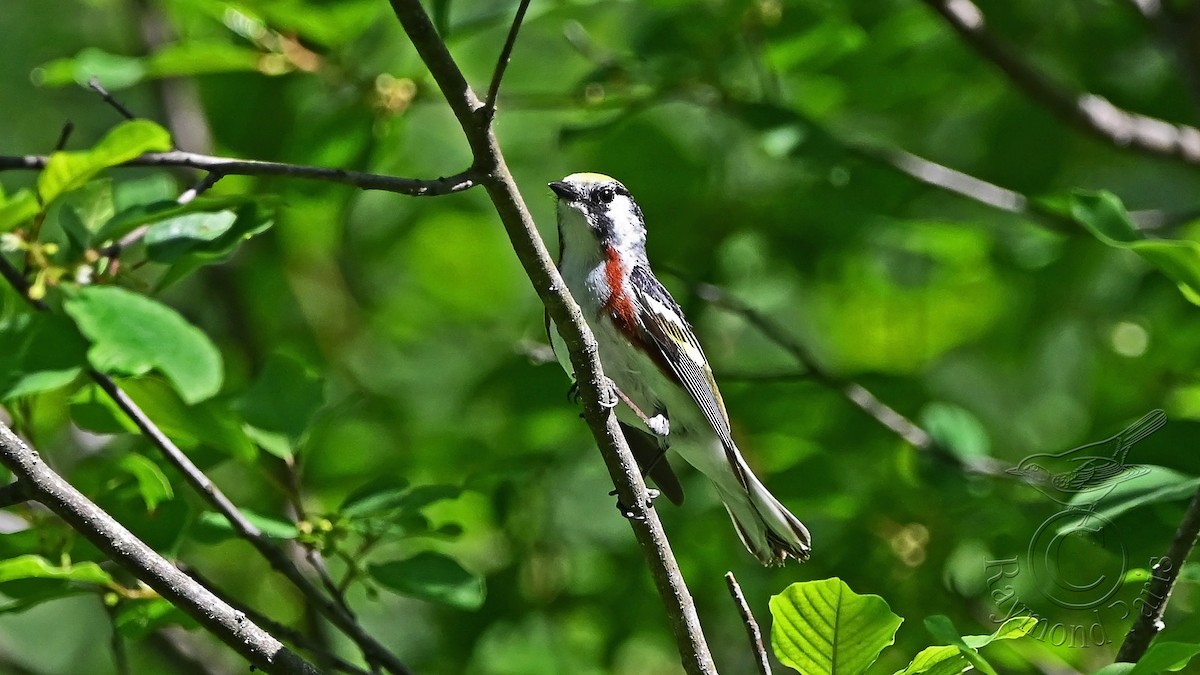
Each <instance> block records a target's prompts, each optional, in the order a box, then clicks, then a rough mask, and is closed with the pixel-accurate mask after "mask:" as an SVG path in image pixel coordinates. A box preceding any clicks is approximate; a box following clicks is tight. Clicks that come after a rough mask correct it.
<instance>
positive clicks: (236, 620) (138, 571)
mask: <svg viewBox="0 0 1200 675" xmlns="http://www.w3.org/2000/svg"><path fill="white" fill-rule="evenodd" d="M0 463H2V464H3V465H4V466H6V467H7V468H8V469H9V470H10V471H12V472H13V474H14V475H15V476H17V477H18V480H22V481H25V482H26V483H28V485H29V490H30V491H31V492H32V494H33V495H34V496H35V497H36V499H37V501H39V502H41V503H42V504H44V505H45V506H46V507H47V508H49V509H50V510H51V511H53V512H54V513H56V514H57V515H58V516H59V517H60V518H62V519H63V520H64V521H66V522H67V524H68V525H70V526H71V527H72V528H73V529H74V530H75V531H77V532H79V533H80V534H82V535H83V536H84V537H86V538H87V539H88V540H89V541H91V542H92V543H93V544H95V545H96V547H97V548H99V549H100V550H102V551H104V552H105V553H106V554H107V555H108V556H109V557H110V558H111V559H112V560H113V561H115V562H116V563H117V564H119V565H121V566H122V567H124V568H125V569H127V570H129V572H130V573H132V574H133V575H134V576H136V577H137V578H138V579H141V580H142V581H143V582H144V583H146V584H147V585H148V586H150V587H151V588H153V589H154V590H156V591H158V593H159V595H161V596H162V597H164V598H166V599H167V600H169V601H170V602H171V603H172V604H174V605H175V606H176V607H179V608H180V609H182V610H183V611H184V612H185V613H187V614H188V615H189V616H191V617H192V618H193V619H195V620H196V621H197V622H199V623H200V624H201V625H202V626H204V627H205V628H206V629H207V630H208V631H210V632H211V633H213V634H214V635H216V636H217V637H218V638H220V639H221V641H222V642H224V643H225V644H227V645H229V646H230V647H232V648H233V649H234V650H236V651H237V652H238V653H239V654H241V655H242V656H243V657H245V658H246V659H247V660H249V661H250V662H251V663H253V664H254V665H255V666H257V667H258V668H262V669H263V670H265V671H267V672H270V673H314V674H315V673H317V672H318V671H317V669H316V668H314V667H313V666H312V665H311V664H309V663H308V662H307V661H305V660H304V659H303V658H301V657H300V656H299V655H298V654H296V653H295V652H292V651H291V650H289V649H288V648H287V647H285V646H284V645H283V644H282V643H280V642H279V640H277V639H276V638H275V637H273V636H272V635H271V634H270V633H267V632H266V631H264V630H263V629H262V628H260V627H259V626H258V625H257V624H255V623H254V622H253V621H250V620H249V619H248V618H247V617H246V615H244V614H242V613H240V612H238V611H237V610H235V609H234V608H232V607H230V606H229V605H227V604H226V603H224V602H222V601H221V600H220V599H219V598H217V597H216V596H215V595H213V594H212V593H211V592H209V590H208V589H206V588H204V586H202V585H200V584H199V583H196V581H195V580H193V579H191V578H189V577H188V576H187V575H186V574H184V573H182V572H180V571H179V570H177V569H175V567H173V566H172V565H171V564H170V563H169V562H167V561H166V560H164V559H163V558H162V556H160V555H158V553H156V552H155V551H154V550H153V549H151V548H150V547H149V546H146V544H144V543H143V542H142V541H141V540H140V539H138V538H137V537H135V536H134V535H133V534H132V533H130V532H129V530H127V529H125V527H124V526H122V525H121V524H120V523H118V522H117V521H116V520H114V519H113V518H112V516H110V515H108V513H106V512H105V511H104V510H103V509H101V508H100V507H98V506H96V505H95V504H94V503H92V502H91V501H90V500H88V499H87V498H86V497H84V496H83V495H82V494H80V492H79V491H78V490H76V489H75V488H74V487H72V486H71V485H70V484H69V483H67V482H66V481H65V480H63V478H62V477H61V476H59V475H58V474H57V473H55V472H54V471H53V470H51V469H50V467H49V466H47V465H46V463H45V462H43V461H42V460H41V458H40V457H39V456H38V454H37V453H36V452H34V451H33V450H32V449H31V448H30V447H29V446H28V445H26V444H25V442H24V441H22V440H21V439H20V438H18V437H17V436H16V434H14V433H13V432H12V431H11V430H10V429H9V428H8V427H7V426H4V425H3V424H0Z"/></svg>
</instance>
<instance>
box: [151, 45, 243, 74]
mask: <svg viewBox="0 0 1200 675" xmlns="http://www.w3.org/2000/svg"><path fill="white" fill-rule="evenodd" d="M263 56H265V54H263V53H262V52H260V51H258V50H255V49H248V48H246V47H239V46H237V45H233V44H230V43H228V42H201V41H198V40H191V41H188V42H177V43H175V44H172V45H168V46H166V47H164V48H163V49H161V50H159V51H157V52H155V53H154V55H153V56H151V57H150V58H149V59H147V64H146V66H147V71H148V73H149V75H150V76H151V77H189V76H192V75H207V74H210V73H234V72H247V71H258V70H259V67H258V65H259V63H260V62H261V61H262V58H263Z"/></svg>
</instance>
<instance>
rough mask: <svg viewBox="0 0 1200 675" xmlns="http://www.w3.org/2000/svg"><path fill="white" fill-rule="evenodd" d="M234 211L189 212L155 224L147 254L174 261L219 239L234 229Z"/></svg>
mask: <svg viewBox="0 0 1200 675" xmlns="http://www.w3.org/2000/svg"><path fill="white" fill-rule="evenodd" d="M236 220H237V214H236V213H234V212H233V211H215V212H212V213H204V212H201V213H189V214H187V215H184V216H176V217H174V218H171V219H169V220H164V221H162V222H159V223H155V224H154V225H152V226H151V227H150V229H149V230H148V231H147V232H146V239H145V242H146V251H147V254H148V255H149V257H150V259H151V260H153V261H155V262H161V263H171V262H175V261H176V260H177V259H178V258H179V256H181V255H183V254H184V253H187V252H188V251H190V250H191V249H193V248H197V247H203V246H205V245H207V244H211V243H212V242H213V241H215V240H217V239H219V238H220V237H221V236H222V235H224V234H225V233H226V232H228V231H229V229H230V228H232V227H233V223H234V222H235V221H236Z"/></svg>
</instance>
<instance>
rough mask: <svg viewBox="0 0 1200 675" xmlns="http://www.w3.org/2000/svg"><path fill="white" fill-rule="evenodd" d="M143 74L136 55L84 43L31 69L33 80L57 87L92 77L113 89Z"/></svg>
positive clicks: (81, 81) (81, 84)
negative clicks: (68, 55) (75, 51)
mask: <svg viewBox="0 0 1200 675" xmlns="http://www.w3.org/2000/svg"><path fill="white" fill-rule="evenodd" d="M145 74H146V68H145V66H144V65H143V64H142V60H141V59H139V58H136V57H132V56H120V55H117V54H111V53H109V52H106V51H104V50H102V49H97V48H95V47H87V48H85V49H83V50H81V51H80V52H79V53H78V54H76V55H75V56H74V57H72V58H69V59H56V60H54V61H50V62H49V63H44V64H42V65H41V66H40V67H39V68H38V69H37V70H36V71H34V78H33V80H34V83H35V84H37V85H39V86H43V85H44V86H50V87H61V86H63V85H67V84H71V83H75V84H78V85H80V86H84V85H86V84H87V83H88V80H90V79H91V78H92V77H95V78H97V79H99V80H100V82H101V83H102V84H104V86H105V88H107V89H109V90H112V91H117V90H120V89H124V88H126V87H130V86H133V85H135V84H137V83H138V82H140V81H141V80H142V77H144V76H145Z"/></svg>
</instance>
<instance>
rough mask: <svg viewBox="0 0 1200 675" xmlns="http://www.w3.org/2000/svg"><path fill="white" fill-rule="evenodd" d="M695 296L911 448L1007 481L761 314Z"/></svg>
mask: <svg viewBox="0 0 1200 675" xmlns="http://www.w3.org/2000/svg"><path fill="white" fill-rule="evenodd" d="M696 293H697V295H699V296H700V297H701V298H702V299H703V300H705V301H707V302H710V303H712V304H714V305H716V306H717V307H720V308H722V309H724V310H726V311H729V312H733V313H734V314H737V315H738V316H741V317H742V318H743V319H745V320H746V321H747V322H749V323H750V324H751V325H752V326H754V327H755V328H757V329H758V330H759V331H760V332H761V333H762V334H763V335H765V336H766V337H767V338H768V339H769V340H771V341H772V342H774V343H775V344H777V345H779V346H780V347H782V348H783V349H784V350H785V351H787V352H788V353H789V354H791V355H792V357H793V358H795V359H796V361H798V362H799V363H800V364H801V365H802V366H804V368H805V370H806V374H807V376H808V377H811V378H812V379H814V380H816V381H817V382H819V383H821V384H822V385H824V386H825V387H828V388H829V389H831V390H833V391H836V392H838V393H839V394H841V395H842V396H844V397H845V398H846V400H848V401H850V402H851V403H853V404H854V405H856V406H858V408H859V409H860V410H862V411H863V412H865V413H866V414H867V415H870V416H871V418H872V419H874V420H875V421H876V422H878V423H879V424H881V425H883V426H884V427H885V428H886V429H888V430H889V431H891V432H892V433H894V434H896V435H897V436H899V437H900V438H901V439H903V440H904V441H905V442H906V443H908V444H909V445H911V446H913V447H914V448H916V449H918V450H921V451H923V452H928V453H930V454H932V455H933V456H935V457H938V458H939V459H944V460H946V461H948V462H951V463H952V464H956V465H958V466H960V467H962V468H963V469H964V470H966V471H970V472H971V473H978V474H983V475H988V476H997V477H1000V478H1004V477H1011V476H1008V474H1006V473H1005V472H1004V468H1005V467H1004V466H1003V465H1002V464H1001V463H999V462H997V461H995V460H993V459H991V458H972V459H964V458H962V457H960V456H958V455H956V454H954V453H953V452H951V451H950V450H949V449H948V448H946V447H944V446H943V445H942V444H940V443H938V442H937V441H936V440H934V438H933V436H931V435H930V434H929V432H928V431H926V430H925V429H923V428H921V426H920V425H918V424H917V423H915V422H913V421H912V420H910V419H909V418H907V417H905V416H904V415H903V414H901V413H900V412H899V411H897V410H896V409H895V408H893V407H891V406H890V405H888V404H887V403H884V402H883V401H882V400H880V399H879V397H877V396H876V395H875V394H873V393H872V392H871V390H869V389H867V388H866V387H864V386H862V385H861V384H859V383H857V382H855V381H853V380H847V379H845V378H842V377H838V376H837V375H834V374H833V373H831V372H829V371H828V370H827V369H826V368H825V367H824V366H823V365H821V362H820V361H818V360H817V358H816V357H815V356H813V354H812V352H810V351H809V350H808V348H807V347H805V346H804V345H803V344H801V343H800V341H798V340H796V339H795V338H793V337H792V336H791V335H789V334H788V333H787V332H786V331H785V330H783V328H781V327H780V326H779V325H777V324H776V323H774V322H773V321H771V320H770V319H768V318H767V317H766V316H764V315H763V314H762V313H761V312H758V311H756V310H755V309H754V308H753V307H750V306H749V305H747V304H746V303H744V302H742V301H740V300H738V299H737V298H734V297H733V296H731V295H729V294H728V293H726V292H725V291H724V290H723V289H721V288H720V287H717V286H713V285H711V284H699V285H697V286H696Z"/></svg>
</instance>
